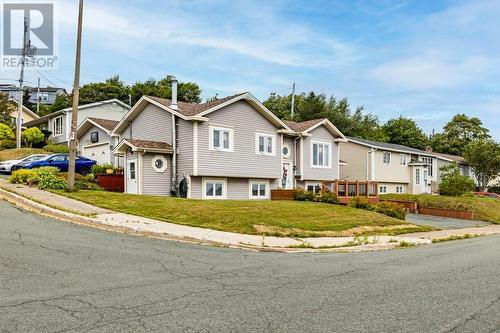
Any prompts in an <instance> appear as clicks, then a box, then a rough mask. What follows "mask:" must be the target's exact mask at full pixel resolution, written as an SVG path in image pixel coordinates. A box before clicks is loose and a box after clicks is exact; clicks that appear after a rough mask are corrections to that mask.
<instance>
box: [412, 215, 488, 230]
mask: <svg viewBox="0 0 500 333" xmlns="http://www.w3.org/2000/svg"><path fill="white" fill-rule="evenodd" d="M406 221H407V222H409V223H413V224H416V225H428V226H431V227H437V228H440V229H462V228H471V227H483V226H487V225H490V224H491V223H489V222H484V221H469V220H460V219H452V218H448V217H439V216H432V215H422V214H407V215H406Z"/></svg>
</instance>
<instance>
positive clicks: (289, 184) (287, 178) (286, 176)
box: [281, 163, 293, 189]
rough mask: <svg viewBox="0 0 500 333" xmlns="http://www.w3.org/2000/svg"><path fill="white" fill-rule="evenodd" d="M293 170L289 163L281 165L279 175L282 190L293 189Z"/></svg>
mask: <svg viewBox="0 0 500 333" xmlns="http://www.w3.org/2000/svg"><path fill="white" fill-rule="evenodd" d="M292 173H293V169H292V164H291V163H283V171H282V175H281V187H282V188H284V189H293V175H292Z"/></svg>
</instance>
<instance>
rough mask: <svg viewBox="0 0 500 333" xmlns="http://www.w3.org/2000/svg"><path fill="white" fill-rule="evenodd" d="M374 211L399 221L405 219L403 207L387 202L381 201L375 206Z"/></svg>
mask: <svg viewBox="0 0 500 333" xmlns="http://www.w3.org/2000/svg"><path fill="white" fill-rule="evenodd" d="M375 211H376V212H377V213H380V214H384V215H387V216H390V217H394V218H397V219H400V220H404V219H405V217H406V210H405V209H404V208H403V207H401V206H399V205H398V204H396V203H394V202H389V201H382V202H380V203H378V204H376V205H375Z"/></svg>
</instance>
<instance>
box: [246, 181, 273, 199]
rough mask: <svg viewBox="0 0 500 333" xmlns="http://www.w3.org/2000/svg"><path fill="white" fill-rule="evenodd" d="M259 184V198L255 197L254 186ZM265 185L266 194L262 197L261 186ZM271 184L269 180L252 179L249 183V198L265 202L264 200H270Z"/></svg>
mask: <svg viewBox="0 0 500 333" xmlns="http://www.w3.org/2000/svg"><path fill="white" fill-rule="evenodd" d="M254 184H257V185H259V191H258V192H259V193H258V195H257V196H254V195H253V191H252V190H253V185H254ZM261 185H264V186H265V194H264V195H263V196H262V195H260V186H261ZM270 187H271V182H270V181H269V180H258V179H250V180H249V181H248V197H249V198H250V199H253V200H259V199H260V200H263V199H269V198H270V193H271V188H270Z"/></svg>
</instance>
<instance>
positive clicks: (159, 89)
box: [130, 76, 201, 104]
mask: <svg viewBox="0 0 500 333" xmlns="http://www.w3.org/2000/svg"><path fill="white" fill-rule="evenodd" d="M130 94H131V95H132V104H135V103H136V102H137V101H138V100H139V99H140V98H141V97H142V96H144V95H148V96H155V97H161V98H166V99H170V98H172V76H166V77H165V78H163V79H161V80H159V81H156V80H155V79H153V78H150V79H148V80H147V81H144V82H136V83H135V84H133V85H132V86H131V87H130ZM200 95H201V89H200V87H199V86H198V84H197V83H194V82H178V84H177V100H178V101H180V102H188V103H200V102H201V97H200Z"/></svg>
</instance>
